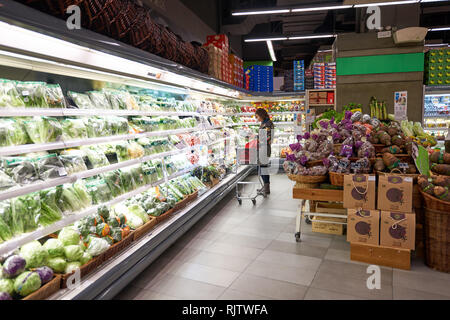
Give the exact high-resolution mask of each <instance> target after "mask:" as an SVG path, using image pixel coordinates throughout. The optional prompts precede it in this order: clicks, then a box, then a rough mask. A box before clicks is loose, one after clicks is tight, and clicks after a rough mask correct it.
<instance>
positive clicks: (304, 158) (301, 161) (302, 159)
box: [298, 155, 308, 166]
mask: <svg viewBox="0 0 450 320" xmlns="http://www.w3.org/2000/svg"><path fill="white" fill-rule="evenodd" d="M298 162H299V163H300V164H301V165H302V166H304V165H305V164H306V163H307V162H308V158H307V157H306V156H305V155H303V156H301V157H300V159H298Z"/></svg>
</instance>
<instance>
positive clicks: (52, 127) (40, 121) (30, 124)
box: [24, 117, 62, 143]
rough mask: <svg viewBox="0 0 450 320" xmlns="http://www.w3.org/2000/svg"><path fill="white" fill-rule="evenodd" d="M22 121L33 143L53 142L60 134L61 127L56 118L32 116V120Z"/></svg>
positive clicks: (58, 138)
mask: <svg viewBox="0 0 450 320" xmlns="http://www.w3.org/2000/svg"><path fill="white" fill-rule="evenodd" d="M24 123H25V128H26V130H27V133H28V136H29V137H30V139H31V141H33V143H47V142H55V141H58V140H60V138H61V136H62V127H61V124H60V123H59V121H58V119H56V118H50V117H33V120H29V121H25V122H24Z"/></svg>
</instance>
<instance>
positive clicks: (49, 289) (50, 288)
mask: <svg viewBox="0 0 450 320" xmlns="http://www.w3.org/2000/svg"><path fill="white" fill-rule="evenodd" d="M59 289H61V276H59V275H55V277H54V278H53V279H52V280H50V281H49V282H47V283H46V284H44V285H43V286H42V287H40V288H39V289H38V290H36V291H35V292H33V293H31V294H29V295H27V296H26V297H25V298H23V299H22V300H45V299H47V298H48V297H50V296H51V295H52V294H54V293H55V292H57V291H58V290H59Z"/></svg>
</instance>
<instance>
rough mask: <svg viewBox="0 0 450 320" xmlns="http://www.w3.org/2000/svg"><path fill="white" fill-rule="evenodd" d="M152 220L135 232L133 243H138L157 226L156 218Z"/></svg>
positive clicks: (151, 218)
mask: <svg viewBox="0 0 450 320" xmlns="http://www.w3.org/2000/svg"><path fill="white" fill-rule="evenodd" d="M149 218H150V220H149V221H148V222H147V223H145V224H144V225H143V226H142V227H139V228H137V229H136V230H134V232H133V241H136V240H138V239H140V238H142V237H143V236H145V235H146V234H147V233H148V232H149V231H150V230H152V229H153V227H154V226H155V225H156V217H149Z"/></svg>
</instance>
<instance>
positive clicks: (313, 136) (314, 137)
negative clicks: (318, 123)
mask: <svg viewBox="0 0 450 320" xmlns="http://www.w3.org/2000/svg"><path fill="white" fill-rule="evenodd" d="M311 138H312V139H313V140H317V138H319V136H318V135H317V134H315V133H313V134H312V135H311Z"/></svg>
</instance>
